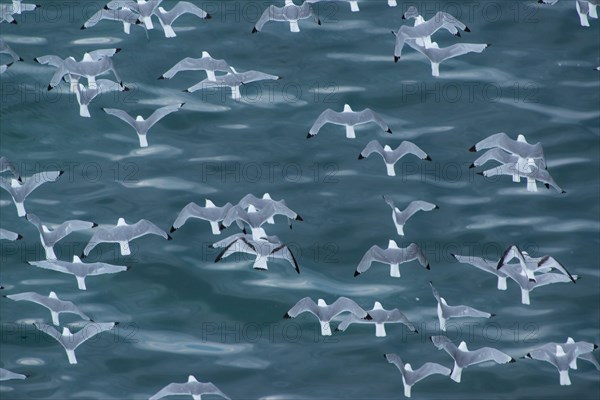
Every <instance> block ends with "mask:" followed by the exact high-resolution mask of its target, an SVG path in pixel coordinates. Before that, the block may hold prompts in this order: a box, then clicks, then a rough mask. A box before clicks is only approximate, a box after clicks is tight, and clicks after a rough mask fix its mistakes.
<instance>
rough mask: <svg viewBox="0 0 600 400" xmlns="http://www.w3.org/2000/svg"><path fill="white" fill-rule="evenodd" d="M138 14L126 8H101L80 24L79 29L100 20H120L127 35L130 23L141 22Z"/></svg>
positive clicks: (88, 26)
mask: <svg viewBox="0 0 600 400" xmlns="http://www.w3.org/2000/svg"><path fill="white" fill-rule="evenodd" d="M139 16H140V15H139V14H137V13H135V12H133V11H131V10H130V9H128V8H120V9H115V10H106V9H104V8H103V9H101V10H99V11H97V12H96V13H95V14H94V15H92V16H91V17H90V18H89V19H88V20H87V21H85V22H84V24H83V25H81V29H88V28H91V27H93V26H96V24H98V22H100V21H102V20H107V21H120V22H122V23H123V31H124V32H125V33H126V34H128V35H129V33H130V30H131V25H139V24H140V23H141V22H140V21H139V19H138V18H139Z"/></svg>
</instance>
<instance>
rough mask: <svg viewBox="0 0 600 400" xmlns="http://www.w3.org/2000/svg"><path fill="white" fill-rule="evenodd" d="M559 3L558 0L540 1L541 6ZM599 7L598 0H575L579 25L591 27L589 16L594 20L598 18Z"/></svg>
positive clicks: (599, 2)
mask: <svg viewBox="0 0 600 400" xmlns="http://www.w3.org/2000/svg"><path fill="white" fill-rule="evenodd" d="M557 2H558V0H538V3H541V4H551V5H553V4H556V3H557ZM598 5H600V1H598V0H575V9H576V10H577V15H578V16H579V23H580V25H581V26H585V27H589V26H590V21H589V20H588V16H589V17H590V18H594V19H597V18H598V10H597V9H596V7H598Z"/></svg>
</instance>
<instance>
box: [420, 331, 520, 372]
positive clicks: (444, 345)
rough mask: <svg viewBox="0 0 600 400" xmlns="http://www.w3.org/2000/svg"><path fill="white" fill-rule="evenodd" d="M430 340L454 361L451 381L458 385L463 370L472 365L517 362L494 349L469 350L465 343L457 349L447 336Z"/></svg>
mask: <svg viewBox="0 0 600 400" xmlns="http://www.w3.org/2000/svg"><path fill="white" fill-rule="evenodd" d="M429 339H430V340H431V341H432V343H433V345H434V346H435V347H437V349H438V350H444V351H445V352H446V353H448V354H449V355H450V357H452V358H453V359H454V368H452V374H451V375H450V379H452V380H453V381H455V382H458V383H460V378H461V375H462V370H463V369H465V368H467V367H468V366H470V365H475V364H479V363H482V362H486V361H493V362H495V363H496V364H506V363H513V362H515V359H514V358H512V357H511V356H509V355H508V354H506V353H503V352H501V351H500V350H496V349H494V348H492V347H482V348H480V349H477V350H469V349H468V348H467V344H466V343H465V342H460V344H459V345H458V347H456V345H455V344H454V343H452V342H451V341H450V339H448V338H447V337H446V336H431V337H430V338H429Z"/></svg>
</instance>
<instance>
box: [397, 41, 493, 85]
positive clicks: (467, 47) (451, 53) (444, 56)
mask: <svg viewBox="0 0 600 400" xmlns="http://www.w3.org/2000/svg"><path fill="white" fill-rule="evenodd" d="M405 43H406V44H407V45H409V46H410V47H412V48H413V49H415V50H417V51H418V52H419V53H421V54H423V55H424V56H425V57H427V58H428V59H429V61H430V62H431V75H432V76H436V77H437V76H440V64H441V63H442V62H443V61H446V60H449V59H451V58H454V57H458V56H462V55H464V54H468V53H481V52H482V51H483V50H485V49H487V48H488V47H490V46H491V44H479V43H459V44H453V45H452V46H448V47H443V48H439V47H438V46H437V44H436V43H435V42H434V43H433V46H432V47H430V48H425V47H424V46H419V45H418V44H417V42H416V40H415V39H406V41H405Z"/></svg>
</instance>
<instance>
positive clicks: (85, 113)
mask: <svg viewBox="0 0 600 400" xmlns="http://www.w3.org/2000/svg"><path fill="white" fill-rule="evenodd" d="M79 116H80V117H85V118H89V117H91V115H90V110H88V106H87V105H86V104H80V105H79Z"/></svg>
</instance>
